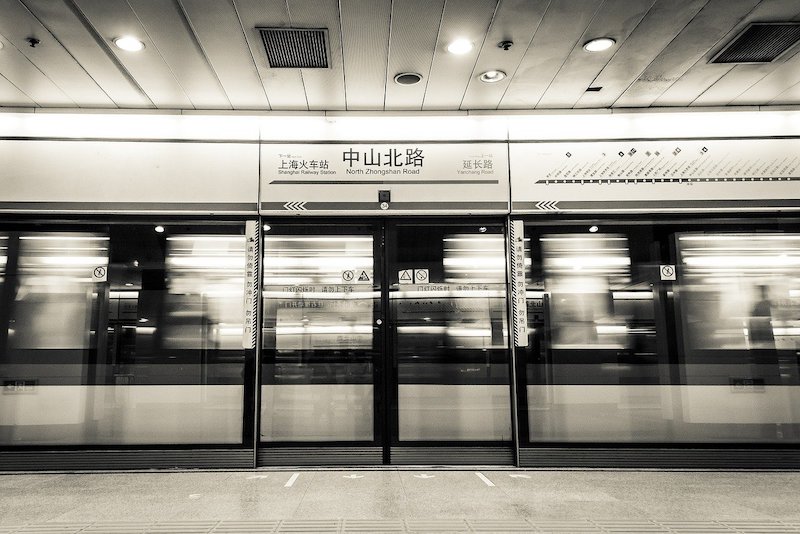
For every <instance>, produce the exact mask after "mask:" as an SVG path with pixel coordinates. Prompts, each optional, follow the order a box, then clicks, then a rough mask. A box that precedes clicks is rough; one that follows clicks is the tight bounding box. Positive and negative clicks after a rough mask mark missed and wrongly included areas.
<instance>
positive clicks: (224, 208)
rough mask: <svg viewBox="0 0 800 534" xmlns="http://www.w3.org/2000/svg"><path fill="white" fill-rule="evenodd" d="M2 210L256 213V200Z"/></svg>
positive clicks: (10, 206)
mask: <svg viewBox="0 0 800 534" xmlns="http://www.w3.org/2000/svg"><path fill="white" fill-rule="evenodd" d="M0 210H14V211H20V210H25V211H29V210H48V211H49V210H62V211H90V210H91V211H108V210H126V211H147V212H152V211H178V212H202V213H209V212H213V213H219V212H236V213H239V212H247V213H253V214H255V213H256V212H257V211H258V204H257V203H255V202H70V201H59V202H39V201H36V202H29V201H0Z"/></svg>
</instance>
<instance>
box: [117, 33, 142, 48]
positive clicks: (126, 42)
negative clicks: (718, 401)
mask: <svg viewBox="0 0 800 534" xmlns="http://www.w3.org/2000/svg"><path fill="white" fill-rule="evenodd" d="M114 44H115V45H117V48H119V49H120V50H125V51H126V52H139V51H141V50H144V43H143V42H141V41H140V40H139V39H137V38H136V37H131V36H130V35H125V36H123V37H117V38H116V39H114Z"/></svg>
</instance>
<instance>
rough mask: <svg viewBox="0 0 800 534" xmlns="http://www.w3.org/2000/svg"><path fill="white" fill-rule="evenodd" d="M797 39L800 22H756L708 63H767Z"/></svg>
mask: <svg viewBox="0 0 800 534" xmlns="http://www.w3.org/2000/svg"><path fill="white" fill-rule="evenodd" d="M798 40H800V22H757V23H753V24H751V25H750V26H748V27H747V28H745V30H744V31H743V32H742V33H740V34H739V35H737V36H736V38H735V39H734V40H733V41H731V42H730V43H729V44H728V45H727V46H726V47H725V48H723V49H722V50H721V51H720V52H719V53H718V54H717V55H716V56H714V58H713V59H712V60H711V63H770V62H772V61H775V60H776V59H778V58H779V57H780V56H781V55H782V54H783V53H784V52H786V51H787V50H789V49H790V48H791V47H792V46H794V44H795V43H797V41H798Z"/></svg>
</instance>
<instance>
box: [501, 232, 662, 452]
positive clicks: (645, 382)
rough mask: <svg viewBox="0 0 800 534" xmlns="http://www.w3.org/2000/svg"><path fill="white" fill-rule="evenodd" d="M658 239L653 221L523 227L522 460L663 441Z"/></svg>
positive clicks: (518, 354)
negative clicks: (625, 223) (576, 448)
mask: <svg viewBox="0 0 800 534" xmlns="http://www.w3.org/2000/svg"><path fill="white" fill-rule="evenodd" d="M663 242H664V240H663V239H662V238H661V236H658V235H655V234H654V229H653V227H652V226H650V225H640V226H637V225H630V224H629V225H619V224H618V225H612V224H605V225H604V224H600V225H596V224H594V223H582V222H578V223H575V224H561V225H558V226H545V225H541V224H539V225H536V224H526V225H525V244H526V254H525V275H526V276H525V286H526V306H527V310H526V312H527V323H528V324H527V327H528V337H527V339H528V343H527V346H525V347H518V348H517V349H516V362H517V376H518V380H519V382H518V404H519V412H520V418H519V425H520V430H519V435H520V463H521V465H529V466H530V465H550V464H548V462H552V465H581V464H580V461H581V460H580V458H581V455H580V454H576V452H575V447H579V448H581V447H584V448H585V447H598V446H600V447H603V446H605V447H610V446H620V445H624V444H631V443H642V442H644V443H663V442H667V441H669V440H670V434H671V432H672V427H671V425H670V418H671V417H672V414H671V412H669V410H668V409H667V408H665V407H668V406H671V404H670V402H669V398H668V397H669V396H670V395H671V394H672V393H673V391H672V390H671V389H670V387H669V385H670V384H671V383H672V381H671V376H670V373H671V372H672V371H673V367H672V366H670V365H669V363H670V360H669V354H668V349H667V347H668V341H667V337H666V332H665V328H664V321H665V319H664V312H663V306H662V305H661V304H660V299H661V298H662V293H661V292H660V288H661V284H660V281H659V274H658V273H659V268H658V267H659V258H661V257H663V251H662V250H661V247H662V246H663V245H662V244H663ZM570 449H571V450H570Z"/></svg>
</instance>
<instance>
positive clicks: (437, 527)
mask: <svg viewBox="0 0 800 534" xmlns="http://www.w3.org/2000/svg"><path fill="white" fill-rule="evenodd" d="M254 532H258V533H276V534H278V533H296V534H325V533H331V534H352V533H362V534H364V533H374V534H381V533H393V532H394V533H397V532H402V533H436V534H443V533H461V532H481V533H484V534H487V533H496V534H500V533H510V532H530V533H550V534H557V533H562V534H563V533H569V534H571V533H590V534H595V533H597V534H612V533H626V532H627V533H649V532H663V533H670V534H714V533H736V534H770V533H781V534H783V533H800V520H796V521H794V520H793V521H733V520H726V521H641V520H595V521H592V520H588V519H585V520H572V521H545V520H541V521H537V520H525V519H496V520H492V519H429V520H426V519H413V520H412V519H407V520H402V519H375V520H371V519H307V520H300V519H285V520H282V521H278V520H272V521H268V520H265V521H159V522H144V521H128V522H126V521H98V522H93V523H57V522H51V523H38V524H29V525H19V526H0V534H89V533H93V534H101V533H102V534H251V533H254Z"/></svg>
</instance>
